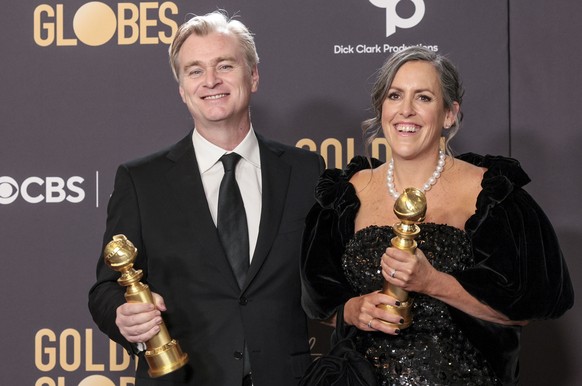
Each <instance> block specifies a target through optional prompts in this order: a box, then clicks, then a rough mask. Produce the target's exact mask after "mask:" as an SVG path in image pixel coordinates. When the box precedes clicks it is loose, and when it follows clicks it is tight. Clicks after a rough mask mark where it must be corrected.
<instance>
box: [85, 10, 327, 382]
mask: <svg viewBox="0 0 582 386" xmlns="http://www.w3.org/2000/svg"><path fill="white" fill-rule="evenodd" d="M258 62H259V58H258V55H257V52H256V48H255V44H254V39H253V37H252V35H251V34H250V32H249V31H248V29H247V28H246V27H245V26H244V25H243V24H242V23H240V22H239V21H237V20H232V19H229V18H227V17H226V15H225V14H223V13H222V12H213V13H210V14H208V15H204V16H196V17H193V18H192V19H190V20H189V21H187V22H186V23H184V25H182V26H181V27H180V28H179V30H178V32H177V34H176V36H175V37H174V41H173V42H172V44H171V46H170V64H171V66H172V70H173V72H174V76H175V78H176V80H177V81H178V85H179V87H178V89H179V93H180V96H181V97H182V100H183V102H184V103H185V104H186V106H187V108H188V110H189V112H190V114H191V115H192V118H193V120H194V129H193V130H192V131H191V132H190V133H188V135H187V136H186V137H185V138H183V139H182V140H181V141H179V142H178V143H176V144H175V145H173V146H171V147H170V148H168V149H165V150H162V151H160V152H158V153H156V154H153V155H149V156H147V157H144V158H141V159H139V160H135V161H131V162H128V163H126V164H123V165H121V166H120V167H119V169H118V171H117V175H116V179H115V187H114V190H113V194H112V196H111V199H110V202H109V207H108V218H107V227H106V231H105V236H104V245H105V244H106V243H108V242H109V241H111V239H112V237H113V236H114V235H116V234H124V235H126V237H127V238H128V239H129V240H130V241H132V242H133V244H134V245H135V246H136V248H137V249H138V255H137V259H136V262H135V266H136V267H137V268H139V269H142V270H143V271H144V279H143V281H145V282H147V284H148V285H149V286H150V288H151V289H152V291H153V296H154V300H155V303H156V304H155V307H154V306H153V305H148V304H141V303H127V302H126V301H125V299H124V289H123V287H121V286H120V285H119V284H118V283H117V278H118V276H119V274H117V273H115V272H114V271H112V270H111V269H109V268H108V267H106V265H105V264H104V262H103V259H102V258H100V259H99V262H98V265H97V282H96V283H95V285H94V286H93V287H92V288H91V291H90V294H89V307H90V310H91V313H92V315H93V318H94V320H95V322H96V323H97V325H98V326H99V328H100V329H101V330H102V331H103V332H105V333H106V334H107V335H108V336H109V337H110V338H111V339H113V340H114V341H116V342H118V343H119V344H121V345H123V346H124V347H125V348H126V349H127V350H129V351H130V352H132V353H134V354H137V355H139V356H140V359H142V360H140V361H139V363H138V368H137V372H136V386H147V385H149V386H153V385H162V384H163V385H167V386H169V385H197V386H205V385H206V386H220V385H224V386H232V385H235V386H236V385H243V386H244V385H255V386H268V385H282V386H287V385H288V386H290V385H296V384H297V383H298V380H299V378H300V377H301V375H302V374H303V372H304V370H305V369H306V368H307V366H308V365H309V363H310V353H309V345H308V337H307V321H306V316H305V314H304V312H303V310H302V308H301V284H300V280H299V258H300V256H299V248H300V243H301V235H302V232H303V227H304V219H305V215H306V214H307V212H308V210H309V208H310V207H311V205H312V203H313V192H314V188H315V184H316V182H317V179H318V177H319V175H320V173H321V172H322V171H323V168H324V165H323V160H322V158H321V157H320V156H318V155H316V154H314V153H310V152H308V151H305V150H301V149H297V148H295V147H292V146H287V145H283V144H280V143H276V142H273V141H269V140H267V139H265V138H263V137H261V136H260V135H258V134H257V133H256V132H255V131H254V129H253V127H252V124H251V119H250V109H249V105H250V100H251V95H252V94H253V93H254V92H256V91H257V90H258V85H259V71H258ZM237 203H238V204H237ZM162 318H163V320H164V322H165V324H166V326H167V328H168V330H169V332H170V334H171V335H172V337H173V338H175V339H176V340H177V341H178V342H179V343H180V346H181V348H182V350H183V351H184V352H186V353H188V355H189V358H190V360H189V363H188V364H187V365H186V366H184V367H183V368H181V369H179V370H177V371H175V372H172V373H170V374H167V375H164V376H162V377H160V378H155V379H153V378H150V377H149V376H148V374H147V370H148V369H147V364H146V361H145V360H143V355H144V353H143V348H144V346H143V342H147V341H148V340H149V339H151V338H152V337H153V336H154V335H155V334H157V333H158V331H159V330H160V327H159V325H160V323H161V322H162Z"/></svg>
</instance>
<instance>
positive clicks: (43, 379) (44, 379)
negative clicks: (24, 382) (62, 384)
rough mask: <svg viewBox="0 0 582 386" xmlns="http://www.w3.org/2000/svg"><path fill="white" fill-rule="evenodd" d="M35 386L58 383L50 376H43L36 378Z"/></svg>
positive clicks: (55, 385) (51, 385) (49, 385)
mask: <svg viewBox="0 0 582 386" xmlns="http://www.w3.org/2000/svg"><path fill="white" fill-rule="evenodd" d="M34 386H57V384H56V383H55V381H54V380H53V379H51V378H49V377H41V378H39V379H37V380H36V383H35V384H34Z"/></svg>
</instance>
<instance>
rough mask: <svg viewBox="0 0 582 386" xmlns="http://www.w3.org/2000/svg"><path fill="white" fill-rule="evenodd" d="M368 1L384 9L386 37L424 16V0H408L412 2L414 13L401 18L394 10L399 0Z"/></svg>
mask: <svg viewBox="0 0 582 386" xmlns="http://www.w3.org/2000/svg"><path fill="white" fill-rule="evenodd" d="M369 1H370V3H372V4H373V5H375V6H376V7H379V8H385V9H386V37H388V36H390V35H392V34H394V33H395V32H396V27H398V28H412V27H414V26H415V25H417V24H418V23H420V21H421V20H422V18H423V17H424V10H425V8H424V0H410V1H412V3H413V4H414V13H413V14H412V15H411V16H410V17H408V18H406V19H403V18H402V17H400V16H399V15H398V13H397V12H396V6H397V5H398V3H399V2H400V1H401V0H369Z"/></svg>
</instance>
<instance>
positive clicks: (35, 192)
mask: <svg viewBox="0 0 582 386" xmlns="http://www.w3.org/2000/svg"><path fill="white" fill-rule="evenodd" d="M83 181H85V180H84V179H83V177H79V176H74V177H71V178H69V179H67V180H66V181H65V180H64V179H63V178H61V177H45V178H44V179H42V178H40V177H28V178H27V179H25V180H24V181H22V183H21V184H18V182H17V181H16V180H15V179H14V178H12V177H8V176H3V177H0V205H8V204H11V203H13V202H14V201H16V199H17V198H18V196H19V195H20V196H21V197H22V198H23V199H24V201H26V202H28V203H31V204H38V203H39V202H46V203H59V202H63V201H65V200H66V201H68V202H71V203H73V204H77V203H79V202H81V201H83V200H84V199H85V191H84V190H83V188H82V187H81V186H80V185H81V184H82V183H83Z"/></svg>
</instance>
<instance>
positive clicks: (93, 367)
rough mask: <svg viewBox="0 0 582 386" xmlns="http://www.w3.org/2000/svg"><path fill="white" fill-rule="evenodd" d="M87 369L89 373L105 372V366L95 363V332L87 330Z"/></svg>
mask: <svg viewBox="0 0 582 386" xmlns="http://www.w3.org/2000/svg"><path fill="white" fill-rule="evenodd" d="M85 369H86V370H87V371H103V370H105V365H104V364H102V363H99V364H95V363H93V330H91V329H89V328H88V329H86V330H85Z"/></svg>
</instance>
